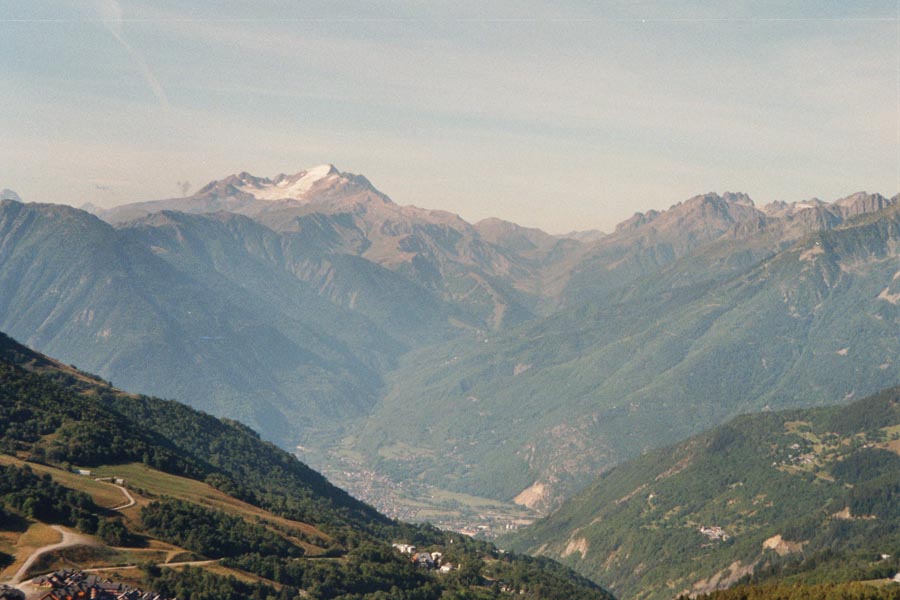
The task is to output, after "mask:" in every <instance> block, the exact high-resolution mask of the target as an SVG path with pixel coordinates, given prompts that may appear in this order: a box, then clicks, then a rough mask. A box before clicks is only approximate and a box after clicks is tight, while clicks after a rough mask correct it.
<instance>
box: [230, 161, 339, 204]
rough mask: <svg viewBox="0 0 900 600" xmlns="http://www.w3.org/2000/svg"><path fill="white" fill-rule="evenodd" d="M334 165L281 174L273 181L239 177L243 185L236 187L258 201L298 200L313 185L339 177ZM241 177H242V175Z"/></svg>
mask: <svg viewBox="0 0 900 600" xmlns="http://www.w3.org/2000/svg"><path fill="white" fill-rule="evenodd" d="M340 174H341V173H340V171H338V170H337V169H336V168H335V167H334V165H330V164H325V165H318V166H315V167H312V168H311V169H307V170H305V171H300V172H299V173H296V174H294V175H285V174H284V173H282V174H281V175H278V176H277V177H276V178H275V179H274V180H272V179H256V180H253V179H251V178H244V177H242V176H241V177H240V179H241V181H242V183H243V185H240V186H238V189H239V190H241V191H242V192H246V193H248V194H252V195H253V196H255V197H256V198H257V199H259V200H285V199H293V200H300V199H302V198H303V197H304V196H305V195H306V193H307V192H308V191H309V190H311V189H312V187H313V186H314V185H316V184H317V183H319V182H320V181H323V180H325V179H328V178H331V177H337V176H340ZM241 175H244V174H243V173H242V174H241Z"/></svg>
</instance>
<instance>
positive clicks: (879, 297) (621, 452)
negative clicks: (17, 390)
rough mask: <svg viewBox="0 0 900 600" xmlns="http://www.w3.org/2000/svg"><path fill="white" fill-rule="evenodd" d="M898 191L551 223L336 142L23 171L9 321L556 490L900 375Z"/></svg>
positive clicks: (385, 447)
mask: <svg viewBox="0 0 900 600" xmlns="http://www.w3.org/2000/svg"><path fill="white" fill-rule="evenodd" d="M897 200H898V198H897V197H894V198H886V197H883V196H880V195H878V194H867V193H864V192H860V193H858V194H854V195H851V196H848V197H846V198H842V199H839V200H837V201H835V202H832V203H826V202H823V201H821V200H817V199H812V200H803V201H799V202H792V203H786V202H777V203H772V204H769V205H767V206H764V207H762V208H758V207H756V206H755V205H754V204H753V202H752V200H751V199H750V198H749V197H748V196H747V195H745V194H740V193H724V194H722V195H718V194H712V193H709V194H702V195H698V196H696V197H693V198H690V199H688V200H685V201H683V202H679V203H677V204H674V205H672V206H671V207H670V208H669V209H668V210H664V211H655V210H654V211H648V212H646V213H638V214H636V215H635V216H634V217H632V218H631V219H629V220H627V221H625V222H623V223H621V224H620V225H619V226H618V227H617V228H616V229H615V231H613V232H611V233H608V234H602V233H600V232H597V231H588V232H580V233H579V232H574V233H571V234H566V235H550V234H547V233H545V232H542V231H540V230H537V229H531V228H525V227H521V226H519V225H516V224H514V223H510V222H507V221H502V220H499V219H487V220H484V221H481V222H478V223H475V224H470V223H467V222H466V221H464V220H463V219H461V218H460V217H458V216H456V215H452V214H450V213H447V212H444V211H437V210H426V209H421V208H416V207H412V206H400V205H397V204H395V203H394V202H393V201H391V200H390V199H389V198H388V197H387V196H386V195H385V194H384V193H382V192H380V191H378V190H377V189H376V188H375V187H374V186H373V185H372V183H371V182H369V181H368V180H367V179H366V178H364V177H362V176H359V175H353V174H350V173H344V172H341V171H339V170H338V169H336V168H334V167H333V166H331V165H325V166H321V167H314V168H311V169H307V170H303V171H300V172H298V173H296V174H294V175H278V176H276V177H271V178H266V177H256V176H253V175H250V174H248V173H241V174H238V175H231V176H228V177H226V178H223V179H221V180H217V181H213V182H210V183H209V184H208V185H206V186H204V187H202V188H201V189H200V190H199V191H197V192H196V193H195V194H193V195H191V196H189V197H186V198H174V199H165V200H159V201H152V202H141V203H136V204H128V205H124V206H120V207H116V208H113V209H107V210H101V209H97V208H96V207H91V210H93V211H94V212H95V213H96V215H92V214H89V213H87V212H85V211H82V210H78V209H74V208H71V207H65V206H59V205H49V204H23V203H21V202H19V201H17V200H14V199H11V200H4V201H2V203H0V328H5V329H6V330H7V331H9V332H10V333H11V334H13V335H14V336H17V337H19V338H21V339H23V340H24V341H26V342H27V343H28V344H30V345H32V346H33V347H35V348H37V349H39V350H41V351H45V352H49V353H51V354H53V355H55V356H58V357H60V358H61V359H62V360H64V361H65V362H67V363H75V364H77V365H78V366H79V367H81V368H85V369H87V370H90V371H92V372H96V373H99V374H100V376H102V377H104V378H105V379H111V380H113V381H115V382H116V383H117V384H119V385H122V386H124V387H127V388H128V389H133V390H135V391H137V392H142V393H152V394H155V395H160V396H168V397H177V398H180V399H184V400H185V401H187V402H188V403H190V404H191V405H193V406H196V407H198V408H201V409H203V410H207V411H210V412H213V413H215V414H217V415H222V416H227V417H231V418H237V419H241V420H242V421H245V422H247V423H248V424H250V425H251V426H253V427H255V428H258V429H259V430H260V432H261V433H262V434H263V436H264V437H265V438H267V439H270V440H273V441H276V442H277V443H279V444H281V445H282V446H284V447H287V448H293V447H294V446H296V445H297V444H302V445H303V446H304V447H307V448H312V449H313V450H314V451H313V452H311V453H310V454H309V456H308V458H309V460H310V461H313V464H315V465H316V466H320V467H325V466H328V465H331V466H334V467H335V468H341V465H342V464H343V463H342V462H341V459H342V457H344V456H347V455H352V456H354V457H356V458H359V459H360V460H362V461H363V463H364V466H365V467H366V468H371V469H373V470H375V471H377V472H379V473H381V474H384V475H386V476H388V477H390V478H392V479H393V480H394V481H397V482H403V481H419V482H424V483H427V484H430V485H433V486H436V487H439V488H442V489H448V490H451V491H453V492H464V493H468V494H474V495H479V496H485V497H488V498H494V499H498V500H504V501H516V502H518V503H521V504H523V505H527V506H530V507H532V508H534V509H535V510H538V511H547V510H550V509H552V508H553V507H555V506H558V505H559V503H560V501H561V500H562V499H563V498H565V497H566V496H568V495H570V494H572V493H574V492H575V491H577V490H578V489H580V488H581V487H583V486H585V485H587V484H588V483H589V482H590V481H591V480H592V479H593V478H594V477H595V476H596V475H597V474H598V473H600V472H602V471H604V470H605V469H608V468H610V467H612V466H613V465H614V464H617V463H619V462H621V461H623V460H626V459H628V458H629V457H633V456H636V455H638V454H640V453H642V452H645V451H647V450H648V449H651V448H655V447H659V446H660V445H664V444H668V443H672V442H675V441H677V440H679V439H683V438H684V437H686V436H688V435H690V434H693V433H696V432H699V431H701V430H703V429H705V428H706V427H709V426H713V425H716V424H718V423H721V422H723V421H724V420H726V419H728V418H731V417H733V416H735V415H737V414H740V413H742V412H747V411H750V410H762V409H765V408H767V407H768V408H772V409H777V408H783V407H792V406H793V407H796V406H807V405H812V404H818V403H822V402H841V401H845V400H849V399H852V398H854V397H860V396H862V395H864V394H867V393H871V392H873V391H876V390H877V389H881V388H884V387H887V386H890V385H894V384H897V383H900V375H898V372H897V368H896V366H895V365H894V363H893V358H892V357H893V356H895V355H896V354H897V345H898V341H897V336H896V335H895V331H896V318H897V314H896V311H897V304H898V302H900V300H898V299H897V297H900V296H898V292H900V290H898V289H897V280H896V279H895V278H894V277H895V274H896V272H897V268H896V258H897V248H898V245H897V240H898V229H897V225H898V210H897V208H896V204H897ZM98 217H99V218H98ZM895 296H896V297H895ZM336 440H338V441H336Z"/></svg>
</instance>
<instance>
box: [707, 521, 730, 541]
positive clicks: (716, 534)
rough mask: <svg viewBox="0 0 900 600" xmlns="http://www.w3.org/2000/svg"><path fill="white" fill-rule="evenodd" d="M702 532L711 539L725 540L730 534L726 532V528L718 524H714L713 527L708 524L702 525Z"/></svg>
mask: <svg viewBox="0 0 900 600" xmlns="http://www.w3.org/2000/svg"><path fill="white" fill-rule="evenodd" d="M700 533H702V534H703V535H705V536H706V537H708V538H709V539H711V540H721V541H723V542H724V541H725V540H727V539H728V534H727V533H725V530H724V529H722V528H721V527H719V526H717V525H713V526H712V527H708V526H706V525H701V526H700Z"/></svg>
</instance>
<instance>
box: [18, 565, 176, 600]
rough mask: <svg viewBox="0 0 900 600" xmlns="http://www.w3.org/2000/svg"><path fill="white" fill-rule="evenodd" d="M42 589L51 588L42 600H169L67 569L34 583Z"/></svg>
mask: <svg viewBox="0 0 900 600" xmlns="http://www.w3.org/2000/svg"><path fill="white" fill-rule="evenodd" d="M33 583H34V585H36V586H37V587H41V588H50V589H49V591H48V592H47V593H46V594H44V595H43V596H41V600H82V599H84V600H90V599H96V600H168V599H167V598H164V597H163V596H161V595H159V594H156V593H154V592H145V591H143V590H139V589H137V588H133V587H130V586H127V585H125V584H122V583H116V582H114V581H110V580H109V579H103V578H101V577H97V576H96V575H87V574H85V573H83V572H81V571H72V570H69V569H65V570H62V571H56V572H54V573H50V574H49V575H43V576H41V577H38V578H36V579H35V580H34V581H33Z"/></svg>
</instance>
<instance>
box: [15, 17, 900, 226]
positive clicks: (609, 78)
mask: <svg viewBox="0 0 900 600" xmlns="http://www.w3.org/2000/svg"><path fill="white" fill-rule="evenodd" d="M898 16H900V0H895V1H891V2H875V1H873V2H867V1H861V2H853V1H850V0H843V1H833V0H818V1H796V2H790V1H788V0H779V1H758V2H751V1H741V0H719V1H710V2H699V1H683V2H681V1H675V0H658V1H641V0H632V1H602V0H593V1H590V0H558V1H556V2H535V1H532V0H515V1H512V0H497V1H494V2H488V1H483V0H482V1H472V0H455V1H453V2H443V1H440V0H434V1H413V0H368V1H347V2H342V1H337V0H326V1H303V0H270V1H264V2H248V1H244V2H237V1H231V0H217V1H205V0H192V1H191V2H184V1H183V0H142V1H140V2H137V1H131V0H68V1H54V0H0V107H2V108H0V188H4V187H7V188H11V189H13V190H15V191H16V192H18V193H19V195H20V196H21V197H22V198H23V199H25V200H26V201H40V202H64V203H67V204H72V205H75V206H79V205H82V204H84V203H86V202H91V203H93V204H96V205H99V206H113V205H116V204H121V203H125V202H134V201H141V200H151V199H158V198H169V197H174V196H180V195H182V190H185V189H187V190H188V191H191V190H196V189H198V188H199V187H201V186H202V185H204V184H205V183H207V182H209V181H211V180H213V179H219V178H222V177H224V176H227V175H229V174H231V173H237V172H241V171H248V172H250V173H253V174H255V175H259V176H274V175H276V174H278V173H282V172H284V173H294V172H298V171H300V170H303V169H304V168H307V167H311V166H313V165H317V164H321V163H332V164H334V165H336V166H337V167H338V168H339V169H341V170H342V171H349V172H352V173H359V174H363V175H365V176H366V177H368V178H369V179H370V180H371V181H372V182H373V184H374V185H375V186H376V187H378V188H379V189H380V190H381V191H383V192H385V193H386V194H388V195H389V196H390V197H391V198H392V199H393V200H394V201H395V202H397V203H399V204H414V205H417V206H422V207H426V208H441V209H445V210H450V211H452V212H456V213H458V214H460V215H461V216H462V217H463V218H465V219H466V220H469V221H476V220H478V219H481V218H485V217H489V216H497V217H501V218H504V219H508V220H511V221H515V222H517V223H520V224H523V225H528V226H535V227H541V228H543V229H545V230H548V231H551V232H566V231H571V230H583V229H592V228H600V229H604V230H610V229H612V228H613V227H614V226H615V224H616V223H617V222H619V221H621V220H623V219H625V218H627V217H629V216H631V215H632V214H633V213H635V212H636V211H646V210H648V209H651V208H654V209H664V208H667V207H669V206H671V205H672V204H675V203H676V202H679V201H681V200H684V199H686V198H688V197H690V196H693V195H696V194H699V193H705V192H709V191H714V192H720V193H721V192H724V191H742V192H746V193H748V194H750V196H751V197H752V198H753V199H754V200H755V201H756V203H757V204H758V205H761V204H765V203H768V202H771V201H773V200H787V201H793V200H802V199H806V198H810V197H814V196H815V197H819V198H822V199H824V200H834V199H837V198H840V197H842V196H846V195H849V194H851V193H853V192H856V191H859V190H867V191H870V192H880V193H882V194H885V195H890V196H892V195H894V194H896V193H898V192H900V19H898Z"/></svg>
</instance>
